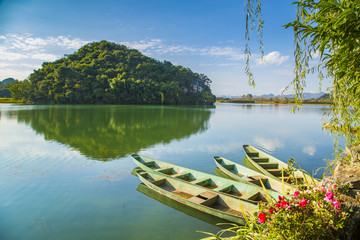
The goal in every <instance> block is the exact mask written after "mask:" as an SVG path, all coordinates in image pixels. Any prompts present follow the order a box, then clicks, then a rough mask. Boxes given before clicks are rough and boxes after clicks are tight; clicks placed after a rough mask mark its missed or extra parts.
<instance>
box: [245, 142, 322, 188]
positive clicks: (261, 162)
mask: <svg viewBox="0 0 360 240" xmlns="http://www.w3.org/2000/svg"><path fill="white" fill-rule="evenodd" d="M243 148H244V151H245V154H246V158H247V161H248V163H249V164H250V165H251V166H252V167H253V168H254V169H255V170H256V171H258V172H260V173H262V174H264V175H265V176H267V177H270V178H272V179H275V180H277V181H280V182H282V180H284V182H289V180H290V177H291V176H288V175H287V174H286V172H285V170H286V169H287V168H288V167H289V166H288V164H286V163H284V162H282V161H280V160H279V159H277V158H275V157H273V156H271V155H269V154H267V153H265V152H263V151H261V150H259V149H257V148H255V147H252V146H250V145H243ZM292 177H293V178H296V179H298V180H300V181H305V182H307V183H311V184H317V183H318V181H317V180H316V179H314V178H312V177H311V176H310V175H308V174H305V173H303V172H302V171H300V170H295V172H294V176H292Z"/></svg>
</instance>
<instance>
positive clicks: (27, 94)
mask: <svg viewBox="0 0 360 240" xmlns="http://www.w3.org/2000/svg"><path fill="white" fill-rule="evenodd" d="M210 83H211V80H210V79H209V78H208V77H207V76H206V75H204V74H198V73H195V72H193V71H192V70H190V69H189V68H185V67H182V66H175V65H173V64H172V63H171V62H169V61H164V62H161V61H158V60H155V59H153V58H150V57H147V56H145V55H143V54H141V53H140V52H139V51H137V50H135V49H128V48H127V47H126V46H124V45H120V44H115V43H110V42H107V41H101V42H93V43H89V44H86V45H85V46H83V47H81V48H80V49H79V50H78V51H77V52H75V53H73V54H70V55H65V56H64V57H63V58H61V59H59V60H56V61H55V62H45V63H43V64H42V67H41V68H40V69H38V70H35V71H34V72H33V73H32V74H31V75H30V76H29V78H28V79H26V80H24V81H17V82H16V83H15V84H13V85H11V86H9V89H10V90H11V92H12V97H13V98H14V99H16V100H22V101H24V102H30V103H37V104H172V105H180V104H206V105H213V104H214V102H215V100H216V98H215V96H214V95H213V94H212V93H211V89H210Z"/></svg>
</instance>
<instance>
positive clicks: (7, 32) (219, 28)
mask: <svg viewBox="0 0 360 240" xmlns="http://www.w3.org/2000/svg"><path fill="white" fill-rule="evenodd" d="M291 2H292V1H289V0H276V1H266V0H263V19H264V21H265V25H264V32H263V35H264V36H263V41H264V45H265V49H264V50H265V60H266V61H260V60H259V55H258V46H257V44H256V38H255V36H253V38H252V39H253V44H252V46H251V49H252V52H253V58H252V61H251V65H252V70H253V72H254V75H255V81H256V87H255V88H252V87H249V86H248V83H247V77H246V75H245V74H244V68H245V61H244V58H243V52H244V46H245V40H244V39H245V38H244V33H245V14H244V2H243V0H237V1H234V0H196V1H194V0H182V1H178V0H103V1H94V0H87V1H83V0H71V1H70V0H61V1H51V0H0V80H1V79H4V78H7V77H14V78H17V79H19V80H22V79H25V78H26V77H27V76H28V75H29V74H30V73H31V72H32V71H33V70H34V69H37V68H39V67H40V66H41V64H42V62H44V61H54V60H56V59H58V58H60V57H62V56H63V55H64V54H70V53H73V52H75V51H76V50H77V49H78V48H80V47H81V46H82V45H84V44H86V43H88V42H93V41H100V40H107V41H111V42H115V43H121V44H125V45H127V46H128V47H130V48H135V49H138V50H139V51H141V52H142V53H143V54H145V55H147V56H150V57H153V58H155V59H158V60H168V61H171V62H172V63H173V64H176V65H182V66H185V67H189V68H190V69H192V70H193V71H195V72H198V73H204V74H206V75H207V76H208V77H209V78H210V79H211V80H212V81H213V83H212V89H213V92H214V93H215V94H216V95H218V96H220V95H233V96H239V95H243V94H247V93H252V94H255V95H260V94H267V93H274V94H280V93H281V91H282V89H283V88H284V87H286V86H287V85H288V83H289V82H290V81H291V80H292V78H293V74H292V72H293V34H292V30H291V29H285V28H284V27H282V26H283V25H284V24H286V23H288V22H290V21H292V20H293V19H295V15H296V11H295V7H294V6H292V5H291ZM307 85H308V87H307V88H306V89H305V91H306V92H317V91H318V89H319V85H318V81H317V80H316V77H314V76H313V77H310V79H309V80H308V84H307ZM325 86H326V84H325Z"/></svg>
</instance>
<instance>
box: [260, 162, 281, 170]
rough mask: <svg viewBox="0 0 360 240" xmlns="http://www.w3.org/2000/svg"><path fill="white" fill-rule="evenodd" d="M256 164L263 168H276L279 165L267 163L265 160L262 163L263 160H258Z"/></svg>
mask: <svg viewBox="0 0 360 240" xmlns="http://www.w3.org/2000/svg"><path fill="white" fill-rule="evenodd" d="M258 164H259V165H260V166H261V167H262V168H264V169H276V168H278V167H279V164H278V163H267V162H266V163H264V162H262V163H260V162H258Z"/></svg>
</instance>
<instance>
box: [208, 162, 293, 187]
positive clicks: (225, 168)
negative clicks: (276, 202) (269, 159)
mask: <svg viewBox="0 0 360 240" xmlns="http://www.w3.org/2000/svg"><path fill="white" fill-rule="evenodd" d="M214 161H215V164H216V166H217V167H218V168H219V170H221V171H222V172H223V173H224V174H225V175H226V176H227V177H229V178H231V179H234V180H236V181H248V182H251V183H254V184H256V185H258V186H260V187H262V186H263V185H264V186H265V188H266V189H271V190H274V191H277V192H279V193H283V192H284V191H286V190H288V189H291V186H290V185H289V184H286V183H284V184H283V183H282V182H280V181H278V180H274V179H272V178H270V177H267V176H265V175H264V174H261V173H259V172H256V171H254V170H251V169H249V168H247V167H244V166H242V165H240V164H237V163H235V162H232V161H230V160H228V159H225V158H222V157H218V156H216V157H214ZM261 182H262V184H261Z"/></svg>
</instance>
